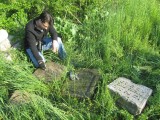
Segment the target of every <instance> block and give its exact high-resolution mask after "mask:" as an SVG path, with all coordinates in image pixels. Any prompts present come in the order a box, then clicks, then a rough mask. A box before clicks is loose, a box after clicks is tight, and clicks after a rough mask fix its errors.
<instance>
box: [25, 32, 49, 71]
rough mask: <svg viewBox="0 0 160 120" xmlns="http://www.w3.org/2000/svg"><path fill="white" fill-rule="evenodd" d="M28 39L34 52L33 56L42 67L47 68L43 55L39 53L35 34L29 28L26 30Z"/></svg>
mask: <svg viewBox="0 0 160 120" xmlns="http://www.w3.org/2000/svg"><path fill="white" fill-rule="evenodd" d="M26 40H27V41H28V44H29V47H30V49H31V51H32V53H33V56H34V57H35V58H36V60H37V61H38V63H39V66H40V68H42V69H45V68H46V67H45V63H44V62H43V60H42V57H41V56H40V55H39V53H38V52H39V51H38V49H37V45H36V39H35V36H34V35H33V33H32V32H31V31H29V30H26Z"/></svg>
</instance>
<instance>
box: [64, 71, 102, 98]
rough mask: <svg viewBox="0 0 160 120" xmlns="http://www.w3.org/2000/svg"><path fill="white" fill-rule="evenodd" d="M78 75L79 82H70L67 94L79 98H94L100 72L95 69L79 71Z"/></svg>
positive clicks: (68, 82)
mask: <svg viewBox="0 0 160 120" xmlns="http://www.w3.org/2000/svg"><path fill="white" fill-rule="evenodd" d="M76 74H77V76H78V78H79V79H78V80H77V79H76V80H68V81H67V83H66V85H67V86H66V87H67V93H69V94H70V95H71V96H73V97H79V98H90V97H92V95H93V94H94V90H95V88H96V85H97V82H98V80H99V79H100V76H99V73H98V71H97V70H95V69H79V70H77V71H76ZM65 92H66V91H65Z"/></svg>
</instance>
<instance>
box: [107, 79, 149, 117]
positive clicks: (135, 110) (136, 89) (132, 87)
mask: <svg viewBox="0 0 160 120" xmlns="http://www.w3.org/2000/svg"><path fill="white" fill-rule="evenodd" d="M108 88H109V89H110V90H111V91H112V92H113V93H116V94H118V95H119V96H120V98H119V99H118V100H117V103H118V105H119V106H121V107H123V108H125V109H127V110H128V112H130V113H131V114H133V115H138V114H140V113H141V112H142V110H143V108H144V107H145V105H146V102H147V100H148V98H149V96H150V95H151V93H152V89H150V88H148V87H145V86H143V85H138V84H135V83H132V82H131V81H130V80H129V79H126V78H123V77H119V78H118V79H116V80H114V81H113V82H112V83H110V84H109V85H108Z"/></svg>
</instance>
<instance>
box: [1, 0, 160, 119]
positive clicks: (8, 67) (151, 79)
mask: <svg viewBox="0 0 160 120" xmlns="http://www.w3.org/2000/svg"><path fill="white" fill-rule="evenodd" d="M9 3H12V4H9ZM159 4H160V3H159V1H157V0H120V1H116V0H101V1H99V0H93V1H91V0H89V1H87V0H80V1H77V0H76V1H74V0H67V1H62V0H58V1H56V2H54V1H47V2H43V1H41V0H38V1H34V0H33V1H32V2H27V1H25V0H24V1H23V2H21V1H19V0H14V1H9V0H8V1H5V2H1V3H0V6H1V8H0V9H1V12H0V15H1V16H3V17H2V19H1V20H0V28H5V29H7V30H8V31H9V32H10V33H12V34H15V35H16V36H17V37H18V38H19V39H21V40H22V38H23V33H24V32H23V29H24V25H25V24H26V22H27V21H28V20H30V19H32V18H33V17H35V16H37V15H38V14H39V13H40V12H41V11H42V9H41V8H45V7H47V8H48V9H49V11H50V12H51V13H52V15H53V16H54V17H55V27H56V29H57V31H58V33H60V34H61V36H62V40H63V42H64V45H65V47H66V51H67V60H66V61H65V62H62V64H64V65H66V66H67V68H68V69H69V70H70V69H77V68H81V67H86V68H96V69H98V70H99V71H100V74H101V75H102V80H101V81H100V82H99V84H98V89H97V92H96V95H95V96H94V99H93V100H90V99H83V100H79V99H77V98H73V97H71V96H70V95H69V96H63V94H62V92H61V90H62V89H63V90H65V88H63V87H64V86H63V82H64V81H63V80H62V81H63V82H62V81H57V82H53V83H50V84H46V83H44V82H43V81H39V80H38V79H37V78H36V77H34V76H33V75H32V73H33V71H34V70H35V69H34V67H33V65H32V63H31V62H29V61H28V59H27V57H26V55H25V54H24V53H23V52H22V51H19V50H11V51H9V53H11V54H12V58H13V61H12V62H11V61H6V59H5V58H4V56H3V54H0V61H1V62H0V88H1V93H0V103H1V104H0V119H1V118H3V119H6V120H13V119H15V120H22V119H26V120H28V119H29V120H30V119H44V120H45V119H53V120H54V119H64V120H66V119H68V120H72V119H73V120H93V119H96V120H113V119H116V120H121V119H124V120H126V119H127V120H133V119H139V120H141V119H144V120H145V119H150V120H154V119H159V118H160V109H159V108H160V104H159V103H160V89H159V88H160V87H159V86H160V82H159V78H160V68H159V66H160V55H159V50H160V47H159V45H160V40H159V38H160V37H159V33H160V30H159V28H160V17H159V16H160V15H159V14H160V9H159ZM17 31H20V32H17ZM17 33H18V34H17ZM18 38H17V39H18ZM45 55H46V58H47V59H49V60H50V59H55V58H54V56H53V54H50V53H46V54H45ZM57 61H58V62H61V61H59V60H57ZM119 76H124V77H127V78H130V79H131V80H132V81H133V82H135V83H138V84H143V85H146V86H147V87H150V88H152V89H153V95H152V96H151V97H150V99H149V100H148V102H147V105H146V107H145V108H144V110H143V112H142V114H140V115H139V116H133V115H131V114H130V113H128V112H127V111H126V110H124V109H121V108H118V107H117V106H116V105H115V101H116V96H112V95H111V94H110V92H109V90H108V89H107V84H109V83H110V82H112V81H113V80H114V79H115V78H117V77H119ZM65 77H66V76H64V79H65ZM15 90H24V91H27V92H29V93H30V94H31V95H32V96H31V101H30V103H29V104H28V103H26V104H20V105H17V104H16V105H14V104H11V103H10V102H9V98H10V96H11V94H12V93H13V92H14V91H15Z"/></svg>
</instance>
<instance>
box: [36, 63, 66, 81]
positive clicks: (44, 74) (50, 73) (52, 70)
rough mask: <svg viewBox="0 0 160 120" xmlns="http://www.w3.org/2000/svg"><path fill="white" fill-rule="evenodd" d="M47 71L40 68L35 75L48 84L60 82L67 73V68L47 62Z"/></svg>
mask: <svg viewBox="0 0 160 120" xmlns="http://www.w3.org/2000/svg"><path fill="white" fill-rule="evenodd" d="M46 67H47V69H46V70H42V69H40V68H38V69H37V70H36V71H35V72H34V73H33V74H34V75H35V76H37V77H38V78H39V79H43V80H44V81H46V82H49V81H53V80H59V79H61V77H62V76H63V75H64V74H65V73H66V67H65V66H63V65H60V64H58V63H55V62H47V63H46Z"/></svg>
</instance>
